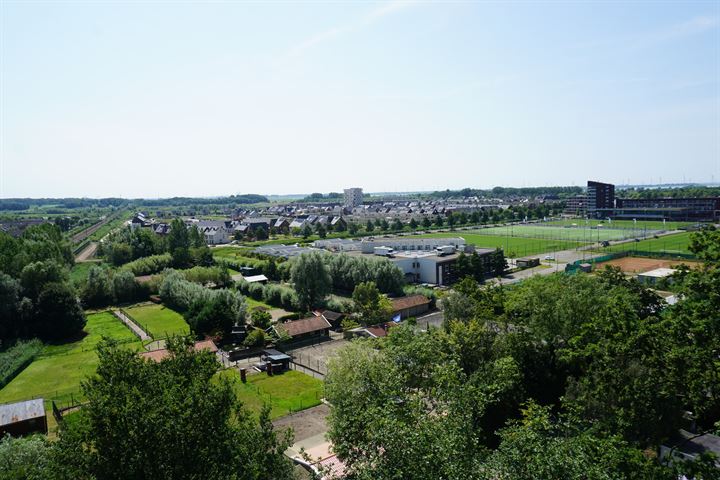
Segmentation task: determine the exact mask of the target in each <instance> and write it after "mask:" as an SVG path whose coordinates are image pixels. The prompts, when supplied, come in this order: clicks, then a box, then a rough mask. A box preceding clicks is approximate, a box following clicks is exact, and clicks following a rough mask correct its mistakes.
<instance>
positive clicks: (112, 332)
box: [0, 312, 142, 408]
mask: <svg viewBox="0 0 720 480" xmlns="http://www.w3.org/2000/svg"><path fill="white" fill-rule="evenodd" d="M87 319H88V321H87V325H86V326H85V332H86V335H85V336H84V337H83V338H80V339H77V340H75V341H72V342H67V343H64V344H56V345H47V346H46V347H45V348H44V349H43V351H42V352H41V353H40V355H38V356H37V357H36V358H35V360H34V361H33V362H32V363H31V364H30V365H29V366H28V367H27V368H26V369H25V370H23V371H22V372H20V374H19V375H18V376H17V377H15V378H14V379H13V380H12V381H11V382H10V383H9V384H7V385H6V386H5V387H4V388H3V389H2V390H0V403H7V402H15V401H19V400H27V399H30V398H36V397H43V398H45V400H46V407H47V408H49V406H50V401H51V400H53V399H55V400H59V401H61V402H67V401H69V400H70V395H71V394H72V395H73V396H74V397H75V398H78V397H79V396H80V381H81V380H83V379H85V378H87V377H88V376H89V375H92V374H94V373H95V369H96V367H97V364H98V358H97V354H96V353H95V347H96V345H97V344H98V342H100V340H101V339H102V337H103V336H107V337H112V338H114V339H116V340H118V341H120V342H124V343H126V344H127V346H128V347H129V348H134V349H140V348H141V347H142V345H141V343H140V341H139V340H138V338H137V337H136V336H135V335H134V334H133V333H132V332H131V331H130V330H129V329H128V328H127V327H125V325H123V323H122V322H120V320H118V319H117V318H115V316H114V315H112V314H111V313H109V312H101V313H93V314H91V315H88V316H87Z"/></svg>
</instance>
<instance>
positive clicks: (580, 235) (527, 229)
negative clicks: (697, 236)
mask: <svg viewBox="0 0 720 480" xmlns="http://www.w3.org/2000/svg"><path fill="white" fill-rule="evenodd" d="M654 232H655V231H646V230H633V229H621V228H610V227H607V226H605V227H598V224H597V223H591V224H590V225H589V226H588V227H586V226H584V225H579V226H576V227H573V226H559V225H555V226H553V225H546V224H542V225H539V224H538V225H512V226H507V227H492V228H482V229H478V230H474V231H473V232H472V233H477V234H480V235H501V236H510V237H526V238H537V239H543V240H564V241H569V242H583V243H592V242H602V241H605V240H624V239H626V238H636V237H638V236H640V237H642V236H644V235H645V236H646V235H652V234H653V233H654Z"/></svg>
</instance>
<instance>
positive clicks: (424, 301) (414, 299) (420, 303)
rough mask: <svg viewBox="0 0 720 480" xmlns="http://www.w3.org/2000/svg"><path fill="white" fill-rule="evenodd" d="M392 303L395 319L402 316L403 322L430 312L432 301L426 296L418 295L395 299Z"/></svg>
mask: <svg viewBox="0 0 720 480" xmlns="http://www.w3.org/2000/svg"><path fill="white" fill-rule="evenodd" d="M391 302H392V308H393V317H396V316H397V315H400V319H401V320H404V319H406V318H410V317H417V316H418V315H421V314H423V313H425V312H427V311H428V310H430V300H429V299H428V298H427V297H426V296H425V295H420V294H418V295H409V296H407V297H400V298H393V299H392V300H391Z"/></svg>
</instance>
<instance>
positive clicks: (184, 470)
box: [57, 339, 292, 480]
mask: <svg viewBox="0 0 720 480" xmlns="http://www.w3.org/2000/svg"><path fill="white" fill-rule="evenodd" d="M191 345H192V342H191V341H189V340H187V339H170V340H169V341H168V349H169V350H170V352H171V355H170V356H169V357H168V358H166V359H164V360H162V361H161V362H159V363H155V362H152V361H148V360H144V359H142V358H141V357H139V356H138V355H137V354H136V353H135V352H134V351H131V350H129V349H123V348H121V347H120V346H118V345H116V344H113V343H111V342H103V343H101V344H100V345H99V347H98V357H99V365H98V368H97V374H96V375H95V376H94V377H91V378H90V379H88V380H87V381H85V382H84V383H83V385H82V388H83V393H84V394H85V396H86V397H87V399H88V403H87V404H86V405H85V406H84V407H83V409H82V411H81V413H80V414H79V418H78V420H77V421H74V422H72V423H67V424H65V425H63V428H62V429H61V431H60V440H59V442H58V445H57V461H58V463H60V464H62V465H64V468H65V469H66V470H68V471H71V472H73V473H72V475H65V476H60V477H61V478H103V479H109V480H111V479H125V478H156V479H168V480H170V479H180V480H182V479H197V478H217V479H228V480H229V479H233V480H235V479H237V480H246V479H247V480H261V479H262V480H271V479H292V466H291V463H290V462H289V461H288V459H287V458H285V457H284V455H283V451H284V450H285V448H286V447H287V446H288V444H289V443H290V442H289V437H288V436H287V434H277V433H275V432H274V431H273V428H272V424H271V423H270V420H269V409H265V410H263V412H262V413H261V415H260V420H259V423H258V421H257V420H255V417H253V416H251V415H249V414H248V413H246V411H245V410H244V409H243V408H242V405H241V404H240V402H239V400H238V399H237V396H236V394H235V392H234V390H233V388H232V385H231V384H230V383H229V382H228V381H227V380H223V377H217V376H216V374H217V373H218V370H219V364H218V362H217V360H216V359H215V355H214V354H212V353H210V352H195V351H194V350H193V349H192V348H191Z"/></svg>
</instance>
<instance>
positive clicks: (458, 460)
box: [325, 229, 720, 480]
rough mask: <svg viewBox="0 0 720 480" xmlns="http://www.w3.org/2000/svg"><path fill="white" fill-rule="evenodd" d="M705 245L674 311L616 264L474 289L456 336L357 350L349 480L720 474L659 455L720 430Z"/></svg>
mask: <svg viewBox="0 0 720 480" xmlns="http://www.w3.org/2000/svg"><path fill="white" fill-rule="evenodd" d="M691 249H692V250H693V251H694V252H696V253H697V254H698V256H700V257H701V258H702V259H703V261H704V265H703V266H702V267H699V268H695V269H692V270H691V269H688V268H680V273H679V274H677V275H676V276H675V277H674V281H675V288H677V290H678V294H679V297H680V298H682V300H680V301H679V302H677V303H675V304H673V305H668V304H667V303H665V301H664V300H663V299H662V298H661V297H660V296H658V295H657V294H656V293H655V292H653V291H652V290H649V289H647V288H645V287H644V286H643V285H641V284H640V283H638V282H637V281H636V280H634V279H628V278H627V277H626V276H625V275H624V274H623V273H622V272H621V271H620V270H618V269H613V268H608V269H606V270H604V271H601V272H599V273H597V274H595V275H585V274H578V275H565V274H552V275H548V276H534V277H532V278H530V279H528V280H525V281H524V282H522V283H521V284H519V285H517V286H514V287H513V288H512V289H506V288H503V287H494V288H483V287H482V286H481V285H479V284H478V283H477V282H475V281H474V280H472V279H471V278H466V279H465V280H463V281H462V282H460V283H459V284H458V285H456V286H455V288H454V290H453V291H451V292H449V293H448V294H447V295H446V296H445V297H444V298H443V300H442V302H443V305H444V316H445V320H446V323H445V325H443V327H442V328H440V329H432V328H431V329H430V330H429V331H427V332H417V331H416V330H415V329H413V328H412V327H411V326H410V325H402V326H399V327H394V328H392V329H390V330H389V335H388V336H387V337H385V338H382V339H375V340H371V341H362V342H353V343H351V344H350V345H349V346H348V347H347V348H345V349H342V350H341V351H340V352H339V354H338V356H337V357H336V358H335V359H333V360H331V361H330V365H329V373H328V375H327V377H326V384H325V395H326V398H327V400H328V402H329V403H330V404H331V405H332V408H331V413H330V416H329V427H330V429H329V439H330V440H331V441H332V442H333V449H334V452H335V453H336V454H337V455H338V456H339V457H340V458H341V459H342V460H343V462H344V463H345V465H346V467H347V468H346V473H347V474H349V475H350V476H355V475H357V476H358V478H413V479H428V480H429V479H436V478H498V479H501V478H508V479H509V478H523V479H524V478H533V479H548V480H549V479H555V478H584V479H593V480H595V479H597V480H600V479H608V478H613V479H659V480H675V479H677V478H695V479H696V480H701V479H711V478H712V479H715V478H718V470H717V464H716V462H717V457H715V456H714V455H712V454H709V453H707V452H706V453H704V454H702V455H698V456H697V458H695V460H692V461H685V460H684V459H681V458H679V457H673V458H672V459H670V458H665V459H661V458H660V457H659V455H658V453H659V447H660V445H663V444H664V445H668V446H670V447H676V448H678V449H682V447H683V445H682V444H678V443H677V440H676V439H675V434H676V433H677V431H678V429H679V428H685V429H695V430H694V431H697V435H698V436H702V435H703V434H704V433H712V432H714V431H715V430H716V429H717V425H718V422H719V421H720V377H719V376H718V369H717V352H718V351H720V321H719V320H718V316H717V312H718V311H720V232H718V231H717V230H714V229H708V230H704V231H702V232H701V233H699V234H694V235H693V237H692V242H691ZM357 392H372V393H371V394H366V395H357ZM408 438H412V439H413V441H412V442H408V441H407V439H408ZM418 458H421V459H432V461H428V462H418V461H417V459H418ZM670 460H671V461H670Z"/></svg>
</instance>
